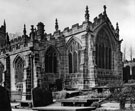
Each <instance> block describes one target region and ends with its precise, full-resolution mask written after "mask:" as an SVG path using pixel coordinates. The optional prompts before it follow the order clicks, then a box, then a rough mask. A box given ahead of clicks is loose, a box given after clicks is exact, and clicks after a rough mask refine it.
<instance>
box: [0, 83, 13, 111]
mask: <svg viewBox="0 0 135 111" xmlns="http://www.w3.org/2000/svg"><path fill="white" fill-rule="evenodd" d="M0 111H11V105H10V99H9V93H8V91H7V90H6V89H5V88H4V87H2V86H0Z"/></svg>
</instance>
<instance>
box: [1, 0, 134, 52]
mask: <svg viewBox="0 0 135 111" xmlns="http://www.w3.org/2000/svg"><path fill="white" fill-rule="evenodd" d="M86 5H88V7H89V14H90V20H91V21H93V19H94V18H95V17H96V16H98V15H99V14H100V13H102V12H103V5H106V6H107V14H108V17H109V18H110V20H111V22H112V24H113V26H114V27H116V22H118V23H119V27H120V38H121V39H123V40H124V41H123V43H122V47H124V46H125V45H126V47H127V50H128V48H129V47H130V46H132V47H134V49H135V0H0V24H3V21H4V19H5V20H6V24H7V32H8V33H16V32H21V33H22V30H23V25H24V24H26V28H27V32H29V31H30V25H35V26H36V25H37V23H38V22H43V23H44V24H45V30H46V33H52V32H53V31H54V30H55V29H54V24H55V19H56V18H58V23H59V28H60V30H63V29H64V28H65V27H71V26H72V25H73V24H76V23H79V24H82V22H83V21H84V14H85V7H86ZM122 49H123V48H122ZM134 51H135V50H134ZM127 52H128V51H127ZM127 55H128V54H127Z"/></svg>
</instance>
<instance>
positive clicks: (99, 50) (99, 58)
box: [96, 30, 112, 69]
mask: <svg viewBox="0 0 135 111" xmlns="http://www.w3.org/2000/svg"><path fill="white" fill-rule="evenodd" d="M111 54H112V50H111V43H110V40H109V37H108V35H107V34H106V32H105V31H104V30H100V31H99V32H98V34H97V39H96V64H97V67H98V68H104V69H111V58H112V56H111Z"/></svg>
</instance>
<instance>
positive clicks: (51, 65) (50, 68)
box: [45, 47, 58, 73]
mask: <svg viewBox="0 0 135 111" xmlns="http://www.w3.org/2000/svg"><path fill="white" fill-rule="evenodd" d="M57 65H58V64H57V53H56V50H55V49H54V48H52V47H50V48H49V49H48V50H47V51H46V54H45V72H46V73H57Z"/></svg>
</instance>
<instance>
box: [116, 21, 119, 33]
mask: <svg viewBox="0 0 135 111" xmlns="http://www.w3.org/2000/svg"><path fill="white" fill-rule="evenodd" d="M116 33H117V34H119V24H118V22H117V23H116Z"/></svg>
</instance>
